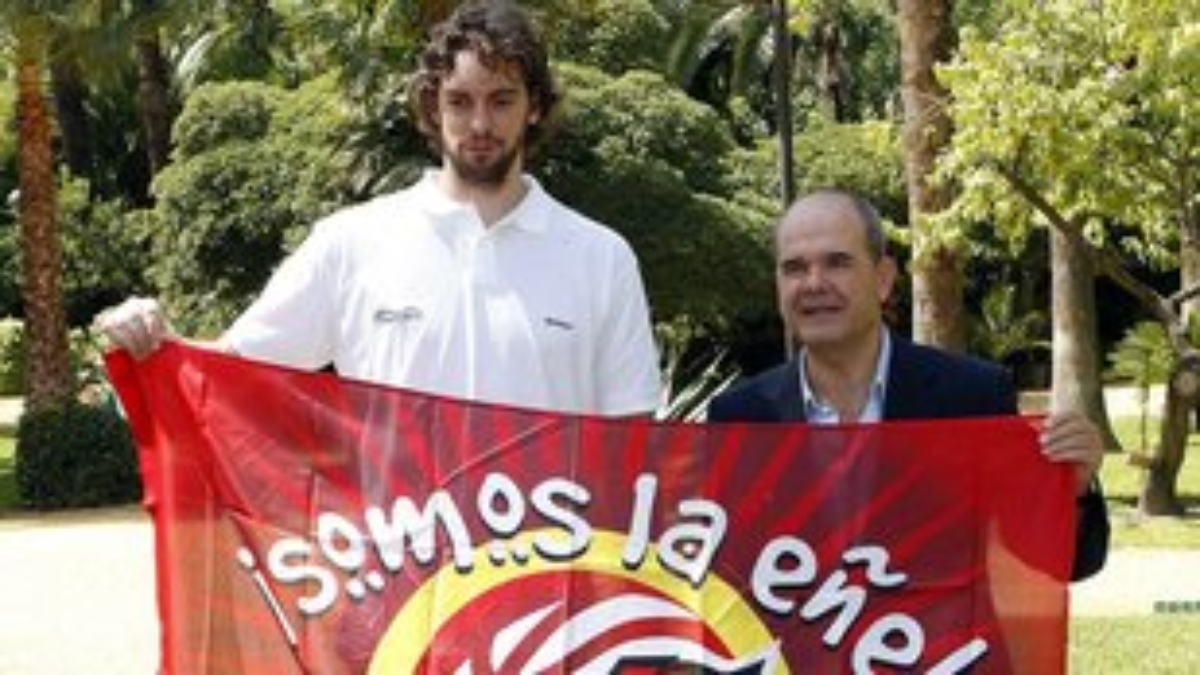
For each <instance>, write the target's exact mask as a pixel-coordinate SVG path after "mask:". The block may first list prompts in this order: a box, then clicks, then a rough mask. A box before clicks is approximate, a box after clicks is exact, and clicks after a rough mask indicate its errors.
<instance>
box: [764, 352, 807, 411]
mask: <svg viewBox="0 0 1200 675" xmlns="http://www.w3.org/2000/svg"><path fill="white" fill-rule="evenodd" d="M769 386H770V388H771V390H770V391H768V392H767V400H768V401H773V402H774V404H775V406H776V414H777V415H778V416H779V421H781V422H803V421H805V419H806V416H805V414H804V397H803V396H802V395H801V393H800V364H799V363H797V362H796V360H795V359H790V360H788V362H787V363H785V364H784V365H783V366H782V367H781V368H778V369H777V370H776V372H775V376H774V377H772V378H771V382H770V385H769Z"/></svg>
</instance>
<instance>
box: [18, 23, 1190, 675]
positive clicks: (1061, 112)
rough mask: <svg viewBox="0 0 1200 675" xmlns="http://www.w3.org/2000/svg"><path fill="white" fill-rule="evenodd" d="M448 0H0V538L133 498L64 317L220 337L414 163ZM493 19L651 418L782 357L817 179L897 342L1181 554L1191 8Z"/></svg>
mask: <svg viewBox="0 0 1200 675" xmlns="http://www.w3.org/2000/svg"><path fill="white" fill-rule="evenodd" d="M455 4H456V3H454V2H449V1H446V0H441V1H438V0H431V1H416V2H414V1H413V0H395V1H392V2H388V1H385V0H381V1H379V2H372V3H361V2H343V1H330V2H322V3H308V2H289V1H285V0H276V1H274V2H269V1H268V0H223V1H221V2H216V3H213V2H184V1H179V2H175V1H171V0H139V1H136V2H107V1H102V0H58V1H55V0H5V2H4V3H3V4H0V50H2V51H0V195H5V196H7V199H6V201H5V202H4V203H3V204H0V316H7V317H10V318H9V319H6V320H4V321H2V322H0V394H2V395H5V396H9V397H13V398H16V399H18V400H19V401H20V407H19V411H20V412H19V414H18V417H17V419H14V420H13V421H12V422H11V423H10V424H7V425H4V426H0V512H2V513H3V514H4V519H5V520H4V521H0V522H10V523H11V522H22V523H24V522H27V521H26V520H23V519H25V518H31V517H32V518H33V519H34V522H36V523H42V522H44V521H43V520H42V517H43V516H45V515H46V514H50V515H51V516H54V515H55V514H62V516H63V517H65V518H70V517H72V516H73V515H74V514H76V513H78V509H81V508H86V507H95V506H101V505H111V504H129V503H134V502H136V500H137V496H138V483H137V472H136V466H134V463H133V458H132V452H131V450H130V448H129V441H128V437H127V434H126V433H125V429H124V426H123V423H122V421H121V419H120V416H119V413H118V411H116V410H115V409H114V408H113V406H112V405H111V400H110V398H109V396H108V394H107V392H106V390H105V387H104V381H103V374H102V371H101V370H100V369H99V367H98V361H97V350H98V347H97V344H96V340H95V336H93V335H91V334H90V333H89V331H88V329H87V327H88V325H89V323H90V321H91V318H92V317H93V316H94V315H95V314H96V313H97V312H98V311H100V310H101V309H102V308H104V307H106V306H108V305H110V304H112V303H114V302H116V301H118V300H120V299H122V298H124V297H126V296H128V295H130V294H144V295H154V296H157V297H160V298H162V299H163V300H164V301H165V302H166V303H167V305H168V306H169V307H170V308H171V310H172V315H173V317H174V318H175V322H176V328H177V329H178V330H179V331H180V332H181V333H184V334H187V335H193V336H198V337H204V336H212V335H215V334H216V333H217V332H219V331H220V329H221V328H222V327H223V326H224V325H226V324H227V323H228V322H229V320H230V319H231V318H232V317H233V316H235V315H236V314H237V313H238V312H239V311H240V310H241V309H242V308H244V307H245V306H246V304H247V303H248V302H249V300H250V299H251V297H252V296H253V294H254V292H255V291H256V290H257V289H258V288H259V287H261V285H262V284H263V282H264V281H265V279H266V277H267V275H268V274H269V273H270V271H271V270H272V268H273V267H274V265H275V264H276V263H277V262H278V261H279V260H280V259H281V257H282V256H283V255H285V254H286V252H287V251H289V250H291V248H292V247H294V246H295V245H296V244H297V243H298V242H299V241H300V240H301V239H302V238H303V236H304V235H305V234H306V233H307V231H308V228H309V227H310V225H311V224H312V222H313V221H314V220H315V219H316V218H318V217H320V216H321V215H323V214H325V213H328V212H330V211H331V210H333V209H334V208H337V207H338V206H340V205H343V204H348V203H353V202H358V201H362V200H364V199H368V198H370V197H371V196H373V195H376V194H380V193H383V192H386V191H389V190H392V189H395V188H396V187H398V186H401V185H404V184H406V183H408V182H409V181H411V180H413V179H414V178H415V177H416V176H417V175H419V173H420V171H421V170H422V169H423V167H425V166H427V165H428V164H429V162H430V160H431V158H430V155H429V154H428V150H427V148H426V146H425V143H424V141H423V140H422V139H421V137H420V135H419V134H418V133H417V132H416V129H415V126H414V125H413V123H412V119H411V115H410V112H409V110H408V109H407V108H406V106H405V105H404V87H405V84H406V79H405V76H406V74H407V73H408V72H410V70H411V65H412V58H413V55H414V53H415V51H414V50H415V49H416V47H417V45H418V44H419V43H420V41H421V39H422V38H423V36H424V34H425V31H426V29H427V28H428V27H429V26H430V25H432V24H433V23H434V22H436V21H437V20H438V19H440V18H441V17H443V16H445V15H446V14H447V13H448V12H449V11H450V10H451V9H452V8H453V6H454V5H455ZM521 4H523V5H524V6H526V7H528V8H529V10H530V11H531V12H532V13H533V14H534V15H535V16H536V18H537V19H538V21H539V24H540V25H541V26H542V28H543V32H544V33H545V35H546V37H547V39H548V41H549V44H550V46H551V51H552V56H553V59H554V64H555V70H556V74H557V76H558V78H559V80H560V82H561V83H562V85H563V86H564V89H565V90H566V93H567V100H566V105H565V108H564V110H563V114H562V119H561V120H560V121H561V129H560V130H559V132H558V133H557V134H556V135H555V136H554V137H553V138H552V140H551V142H550V143H547V144H546V145H545V146H544V147H541V148H539V151H538V154H537V156H536V158H535V163H534V169H535V173H536V174H537V175H538V176H539V178H540V179H541V180H542V181H543V183H544V184H545V185H546V187H547V188H548V189H549V190H550V191H551V192H552V193H554V194H556V195H557V196H559V197H560V198H562V199H563V200H564V201H566V202H568V203H570V204H572V205H575V206H577V207H578V208H579V209H580V210H582V211H584V212H586V213H588V214H589V215H591V216H593V217H595V218H597V219H599V220H602V221H604V222H606V223H608V224H610V225H612V226H613V227H614V228H616V229H617V230H619V231H620V232H621V233H622V234H624V235H625V236H626V238H627V239H629V241H630V242H631V244H632V245H633V246H634V248H635V250H636V252H637V254H638V256H639V259H640V260H641V264H642V267H643V271H644V274H645V277H646V282H647V290H648V293H649V295H650V300H651V305H652V310H653V313H654V319H655V323H656V330H657V333H658V337H659V340H660V345H661V347H662V351H663V355H664V359H663V373H664V378H665V380H666V382H667V383H668V395H667V397H666V398H665V399H664V401H663V404H662V407H661V409H660V415H661V416H662V417H664V418H673V419H694V418H695V417H696V414H697V411H699V410H701V409H702V407H703V402H704V401H705V400H706V399H707V397H708V396H710V395H711V394H712V392H713V391H715V390H716V389H719V388H720V387H722V386H725V385H726V384H727V383H728V382H729V381H731V379H733V378H735V377H737V376H738V375H739V374H748V373H752V372H754V371H756V370H759V369H761V368H763V367H765V366H766V365H768V364H771V363H774V362H776V361H778V360H779V359H780V358H782V357H783V355H784V353H785V352H786V350H787V348H788V345H787V344H786V343H787V341H786V340H785V339H784V338H783V333H782V329H781V327H780V326H779V325H778V320H777V318H776V317H775V310H774V305H773V295H772V287H771V284H772V280H771V256H770V239H771V235H770V232H771V226H772V223H773V222H774V220H775V218H776V217H777V216H778V214H779V213H780V211H781V209H782V208H783V205H784V204H786V203H787V202H788V201H789V200H790V199H791V198H792V196H793V195H795V194H797V193H801V192H803V191H805V190H808V189H811V188H814V187H818V186H826V185H839V186H842V187H847V188H851V189H855V190H858V191H860V192H861V193H863V194H864V195H867V196H868V197H869V198H870V199H871V200H872V201H873V202H874V203H876V204H877V205H878V207H879V209H880V211H881V212H882V214H883V216H884V217H885V219H886V220H887V222H888V226H889V235H890V239H891V243H892V245H893V247H894V249H895V251H896V252H897V254H898V256H899V257H900V259H901V260H902V262H903V263H904V264H905V266H906V270H907V272H908V275H906V279H910V280H911V282H910V283H906V284H905V285H904V287H902V288H901V289H900V293H899V294H898V297H897V300H896V302H895V303H894V305H893V306H892V307H890V308H889V314H890V316H891V320H892V323H893V325H894V326H895V327H896V328H897V330H899V331H901V332H902V333H904V334H907V335H911V336H912V337H913V338H915V339H917V340H919V341H922V342H929V343H934V344H939V345H942V346H944V347H947V348H951V349H959V350H965V351H970V352H973V353H976V354H980V355H983V356H987V357H989V358H992V359H995V360H997V361H1000V362H1002V363H1005V364H1006V365H1008V366H1009V367H1010V368H1011V369H1012V372H1013V374H1014V377H1015V378H1016V380H1017V382H1018V383H1019V384H1020V385H1021V387H1022V388H1023V389H1024V390H1025V391H1026V392H1027V396H1026V398H1025V400H1026V407H1027V409H1028V410H1031V411H1037V410H1044V409H1046V408H1047V407H1050V406H1057V407H1075V408H1079V409H1082V410H1085V411H1086V412H1088V414H1089V415H1091V416H1092V417H1093V419H1096V420H1097V421H1099V422H1101V423H1102V426H1103V428H1104V430H1105V433H1106V436H1107V438H1108V440H1109V445H1110V446H1111V449H1112V454H1111V455H1110V456H1109V458H1108V461H1107V463H1106V466H1105V469H1104V478H1105V482H1106V485H1107V488H1108V496H1109V500H1110V504H1111V506H1112V509H1113V514H1114V520H1115V523H1116V526H1117V531H1116V535H1115V545H1116V546H1117V547H1118V548H1154V549H1156V550H1158V549H1161V548H1173V549H1189V548H1194V547H1197V545H1200V528H1198V527H1197V522H1198V521H1197V509H1198V508H1200V506H1198V498H1197V494H1198V492H1200V477H1198V475H1197V469H1196V468H1195V460H1194V459H1193V461H1192V462H1191V463H1190V464H1189V463H1188V462H1186V461H1185V459H1187V457H1188V455H1189V453H1190V454H1194V452H1195V451H1194V450H1191V449H1190V448H1191V447H1192V445H1193V444H1194V435H1193V433H1192V427H1193V425H1194V420H1195V418H1196V416H1197V414H1196V410H1197V404H1198V399H1200V351H1198V350H1197V345H1198V344H1200V335H1198V334H1197V333H1198V329H1197V328H1196V322H1195V321H1194V319H1193V318H1192V317H1193V316H1194V314H1195V308H1196V304H1197V302H1198V301H1197V298H1196V296H1197V293H1196V288H1197V283H1198V282H1200V143H1198V139H1200V2H1197V0H1118V1H1112V0H1104V1H1103V2H1096V1H1094V0H1049V1H1045V2H1033V1H1031V0H963V1H959V2H949V1H948V0H941V1H931V0H895V1H892V0H792V1H788V2H785V1H783V0H776V1H774V2H766V1H758V2H730V1H717V0H538V1H535V0H530V1H528V2H524V3H521ZM1118 386H1119V387H1121V388H1122V391H1123V392H1125V393H1126V394H1127V395H1126V397H1125V399H1123V400H1127V401H1131V405H1126V406H1122V407H1121V408H1120V409H1119V410H1116V409H1113V408H1110V404H1109V400H1110V399H1109V397H1107V396H1106V395H1105V391H1106V390H1112V389H1113V388H1115V387H1118ZM1152 392H1155V393H1156V394H1155V395H1152ZM18 421H19V424H18ZM4 572H5V573H6V574H8V573H10V571H9V570H4ZM12 572H16V573H18V574H19V571H12ZM1161 600H1162V601H1163V603H1164V604H1163V605H1162V606H1161V607H1160V608H1159V609H1162V610H1163V611H1161V612H1155V611H1153V610H1154V609H1155V608H1153V607H1152V608H1150V610H1148V613H1147V614H1146V615H1145V616H1143V615H1140V614H1138V615H1133V616H1123V617H1121V618H1112V617H1106V618H1083V617H1080V618H1077V619H1076V620H1075V621H1074V622H1073V625H1072V631H1073V632H1072V665H1073V669H1074V670H1077V671H1078V672H1184V671H1185V669H1186V667H1185V665H1184V664H1185V663H1187V662H1188V655H1189V654H1194V653H1197V652H1200V638H1198V637H1197V636H1198V635H1200V632H1198V631H1197V628H1200V618H1198V617H1197V615H1195V614H1189V613H1188V612H1187V611H1186V610H1188V609H1189V608H1192V607H1194V606H1195V604H1196V602H1200V597H1182V598H1177V597H1171V598H1162V599H1161ZM0 603H3V599H2V598H0ZM1169 609H1174V610H1182V611H1167V610H1169ZM3 611H5V612H8V611H9V610H7V609H5V610H3ZM1077 659H1080V660H1078V661H1077ZM1092 659H1095V660H1092ZM1122 669H1124V670H1122Z"/></svg>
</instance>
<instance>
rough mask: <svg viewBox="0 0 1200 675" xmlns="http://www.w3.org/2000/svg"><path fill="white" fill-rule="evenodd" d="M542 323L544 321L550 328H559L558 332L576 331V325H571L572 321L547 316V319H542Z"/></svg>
mask: <svg viewBox="0 0 1200 675" xmlns="http://www.w3.org/2000/svg"><path fill="white" fill-rule="evenodd" d="M542 321H544V322H545V323H546V325H547V326H549V327H550V328H557V329H558V330H575V324H573V323H571V322H570V321H567V320H566V319H559V318H558V317H553V316H547V317H542Z"/></svg>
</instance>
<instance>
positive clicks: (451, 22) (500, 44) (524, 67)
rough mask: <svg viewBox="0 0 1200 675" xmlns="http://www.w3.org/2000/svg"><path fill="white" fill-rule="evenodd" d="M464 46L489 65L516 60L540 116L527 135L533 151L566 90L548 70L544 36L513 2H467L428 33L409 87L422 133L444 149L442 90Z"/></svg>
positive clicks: (435, 145)
mask: <svg viewBox="0 0 1200 675" xmlns="http://www.w3.org/2000/svg"><path fill="white" fill-rule="evenodd" d="M463 51H472V52H474V53H475V54H477V55H478V56H479V59H480V61H482V62H483V63H484V64H486V65H488V66H489V67H496V66H500V65H512V66H516V68H517V70H518V71H519V72H520V73H521V77H522V79H523V80H524V82H525V87H526V89H527V90H528V92H529V99H530V101H531V103H532V105H533V107H534V109H535V110H537V111H538V113H539V115H538V120H539V121H538V122H537V123H536V124H532V125H530V127H529V129H528V133H527V134H526V138H525V145H526V148H525V149H526V151H527V152H529V151H532V150H533V149H534V148H536V147H537V145H538V144H540V143H541V142H542V141H543V140H545V137H546V136H547V134H548V131H549V124H550V122H551V121H552V120H553V119H554V113H555V112H556V110H557V108H558V105H559V103H560V101H561V100H562V95H561V93H560V92H559V90H558V87H557V85H556V84H555V82H554V76H553V74H552V73H551V72H550V62H549V57H548V55H547V53H546V48H545V46H544V45H543V44H542V40H541V37H540V36H539V35H538V34H537V31H535V30H534V27H533V24H532V22H531V21H530V20H529V17H528V16H527V15H526V14H525V12H524V11H522V10H521V9H520V8H519V7H517V6H516V5H514V4H512V3H510V2H495V1H492V2H489V1H487V0H482V1H476V2H468V3H465V4H463V5H462V6H460V7H459V8H458V9H457V10H455V12H454V14H452V15H451V16H450V17H449V18H448V19H446V20H445V21H443V22H442V23H440V24H438V25H437V26H435V27H434V28H433V30H432V31H431V32H430V37H429V42H428V44H427V45H426V47H425V49H424V50H423V51H422V52H421V55H420V57H419V59H418V63H417V72H416V73H415V74H414V76H413V79H412V82H411V83H410V85H409V90H408V96H409V104H410V105H411V106H412V109H413V114H414V116H415V118H416V120H417V126H418V128H419V129H420V130H421V133H423V134H424V135H425V137H426V138H427V139H428V140H429V142H430V143H431V144H432V145H433V147H434V149H435V150H437V151H439V152H440V151H441V136H440V134H439V132H438V121H437V95H438V90H439V89H440V88H441V86H442V82H443V80H445V78H446V77H448V76H449V75H450V74H451V73H452V72H453V71H454V62H455V58H456V57H457V56H458V54H459V53H460V52H463Z"/></svg>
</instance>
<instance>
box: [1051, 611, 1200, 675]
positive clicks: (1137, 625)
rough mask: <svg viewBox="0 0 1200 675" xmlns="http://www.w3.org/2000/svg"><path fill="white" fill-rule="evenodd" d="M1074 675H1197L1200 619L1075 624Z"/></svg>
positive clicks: (1154, 617) (1133, 619)
mask: <svg viewBox="0 0 1200 675" xmlns="http://www.w3.org/2000/svg"><path fill="white" fill-rule="evenodd" d="M1070 630H1071V638H1070V656H1069V659H1068V660H1069V665H1070V667H1069V669H1068V672H1071V673H1104V674H1105V675H1126V674H1128V675H1167V674H1175V673H1178V674H1180V675H1183V674H1184V673H1195V672H1196V663H1197V658H1198V657H1197V655H1198V654H1200V616H1196V615H1187V614H1155V615H1151V616H1131V617H1112V618H1080V617H1076V618H1073V619H1071V629H1070Z"/></svg>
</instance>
